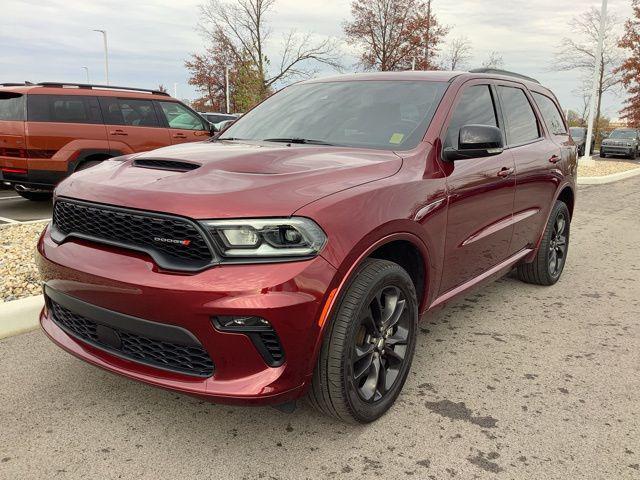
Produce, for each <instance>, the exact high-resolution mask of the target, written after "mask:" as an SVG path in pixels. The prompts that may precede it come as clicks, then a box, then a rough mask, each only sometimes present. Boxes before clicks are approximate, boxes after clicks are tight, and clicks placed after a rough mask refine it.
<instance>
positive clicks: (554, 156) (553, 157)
mask: <svg viewBox="0 0 640 480" xmlns="http://www.w3.org/2000/svg"><path fill="white" fill-rule="evenodd" d="M560 160H562V158H560V157H559V156H558V155H553V156H552V157H551V158H550V159H549V161H550V162H551V163H558V162H559V161H560Z"/></svg>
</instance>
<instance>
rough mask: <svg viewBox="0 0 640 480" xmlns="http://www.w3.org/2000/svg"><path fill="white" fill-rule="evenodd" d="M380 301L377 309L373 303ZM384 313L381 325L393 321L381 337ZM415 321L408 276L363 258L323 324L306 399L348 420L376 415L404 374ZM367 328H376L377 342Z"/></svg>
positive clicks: (394, 267)
mask: <svg viewBox="0 0 640 480" xmlns="http://www.w3.org/2000/svg"><path fill="white" fill-rule="evenodd" d="M394 298H395V303H394ZM403 300H404V303H402V301H403ZM381 304H383V305H384V307H383V308H382V309H380V308H378V307H377V306H379V305H381ZM376 305H377V306H376ZM391 306H394V307H395V309H394V308H391ZM389 312H392V313H391V315H390V317H391V319H390V320H389V321H387V322H386V324H385V325H393V324H394V322H393V319H394V318H395V319H396V322H397V323H395V325H393V326H392V327H391V328H390V329H389V330H388V331H387V333H386V336H385V334H384V331H385V329H384V328H382V329H380V328H379V326H380V324H381V323H382V322H380V321H379V317H383V318H382V320H384V317H387V318H388V317H389ZM398 312H399V313H398ZM367 318H368V320H367ZM417 324H418V302H417V299H416V291H415V287H414V285H413V282H412V280H411V277H409V274H408V273H407V272H406V271H405V270H404V269H403V268H402V267H400V266H399V265H398V264H396V263H393V262H389V261H387V260H378V259H367V260H365V261H364V262H363V264H362V265H361V266H360V268H359V269H358V270H357V272H356V274H355V275H354V277H353V280H351V282H350V284H349V285H348V287H347V289H346V291H345V292H344V294H343V295H342V296H341V299H340V301H339V303H338V304H337V309H336V310H335V313H334V315H332V318H331V319H330V324H329V325H327V327H326V328H327V331H326V334H325V338H324V342H323V345H322V349H321V351H320V354H319V356H318V362H317V364H316V368H315V371H314V374H313V380H312V384H311V388H310V390H309V393H308V396H307V398H308V401H309V403H311V405H312V406H313V407H315V408H316V409H317V410H319V411H320V412H322V413H324V414H326V415H329V416H333V417H335V418H337V419H340V420H342V421H345V422H349V423H368V422H372V421H374V420H376V419H378V418H380V417H381V416H382V415H384V413H385V412H386V411H387V410H388V409H389V408H390V407H391V406H392V405H393V403H394V402H395V400H396V398H397V397H398V395H399V394H400V391H401V390H402V386H403V385H404V382H405V380H406V379H407V375H408V374H409V369H410V367H411V361H412V359H413V352H414V349H415V342H416V331H417ZM380 331H382V332H383V333H382V334H381V333H380ZM371 332H377V333H376V334H375V335H377V337H378V339H377V340H375V337H374V336H373V335H371V334H370V333H371ZM380 342H382V343H383V345H382V346H381V345H380ZM387 342H388V343H387ZM389 349H391V351H389ZM392 353H393V354H392ZM358 356H360V359H358ZM376 365H377V366H378V367H377V370H376ZM385 369H388V370H385ZM380 372H384V373H385V376H384V377H383V376H382V375H379V373H380ZM381 379H384V380H382V383H380V382H379V381H380V380H381ZM386 381H389V382H390V385H388V384H387V385H385V382H386ZM374 382H375V383H374ZM381 391H383V393H381Z"/></svg>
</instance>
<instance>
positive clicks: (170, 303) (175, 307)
mask: <svg viewBox="0 0 640 480" xmlns="http://www.w3.org/2000/svg"><path fill="white" fill-rule="evenodd" d="M38 252H39V255H38V264H39V268H40V271H41V274H42V277H43V280H44V282H45V285H46V288H47V289H51V291H55V292H59V293H60V294H61V295H64V296H67V297H70V298H72V299H76V300H78V301H80V302H84V303H86V304H89V305H93V306H96V307H98V308H99V309H101V310H104V311H107V312H108V311H112V312H117V314H118V315H117V316H123V315H124V316H130V317H135V318H137V319H144V320H148V321H151V322H154V323H156V324H165V325H169V326H175V327H179V328H180V329H183V330H185V331H186V332H188V333H189V334H190V335H192V336H193V337H194V338H195V339H197V341H198V342H199V343H200V344H201V345H202V347H203V348H204V349H205V350H206V352H207V353H208V355H209V356H210V358H211V360H212V362H213V364H214V365H215V368H214V371H213V374H212V375H210V376H206V377H203V376H200V377H198V376H194V375H187V374H184V373H180V372H176V371H170V370H167V369H163V368H157V367H156V366H153V365H150V364H147V363H142V362H139V361H135V360H132V359H131V358H124V357H123V356H121V355H117V354H114V352H112V351H109V349H105V348H99V346H97V345H95V344H91V343H89V342H85V341H82V340H81V339H79V338H77V337H75V336H73V335H71V334H70V333H69V332H68V331H65V330H64V329H63V328H61V327H60V325H59V324H57V323H56V322H55V321H54V319H53V316H52V312H51V309H50V308H45V309H44V310H43V312H42V314H41V317H40V322H41V325H42V328H43V329H44V331H45V333H46V334H47V335H48V336H49V337H50V338H51V340H53V341H54V342H55V343H57V344H58V345H59V346H61V347H62V348H63V349H65V350H66V351H68V352H69V353H71V354H73V355H75V356H77V357H79V358H81V359H83V360H85V361H87V362H89V363H92V364H94V365H97V366H99V367H102V368H104V369H106V370H109V371H111V372H114V373H118V374H121V375H124V376H126V377H129V378H132V379H135V380H139V381H142V382H145V383H148V384H151V385H154V386H158V387H162V388H167V389H171V390H175V391H179V392H182V393H185V394H190V395H195V396H198V397H201V398H205V399H207V400H211V401H215V402H219V403H233V404H258V405H260V404H279V403H285V402H288V401H290V400H293V399H295V398H298V397H300V396H301V395H303V394H304V392H305V390H306V384H307V382H308V380H309V378H310V376H311V374H312V373H313V368H314V365H315V358H314V354H313V352H314V351H316V348H317V345H318V341H319V338H320V336H321V330H322V325H321V324H320V323H321V322H319V319H320V316H321V312H322V310H323V307H324V303H325V301H326V299H327V297H328V295H327V294H328V292H329V291H330V288H331V285H332V284H333V283H334V281H336V279H335V276H336V275H335V274H336V271H335V269H334V268H333V267H332V266H331V265H330V264H329V263H328V262H326V261H325V260H324V259H323V258H322V257H321V256H318V257H316V258H314V259H311V260H306V261H300V262H288V263H277V264H259V265H225V266H217V267H213V268H210V269H207V270H204V271H202V272H199V273H197V274H176V273H174V272H166V271H161V270H159V269H158V268H157V266H156V265H155V264H154V263H153V262H152V261H151V259H150V258H148V257H146V256H145V255H144V254H142V253H137V252H130V251H126V250H122V249H119V248H115V247H109V246H103V245H97V244H90V243H88V242H85V241H81V240H73V241H67V242H65V243H63V244H60V245H58V244H56V243H55V242H53V240H51V238H50V236H49V229H48V228H47V230H46V231H45V232H44V233H43V235H42V237H41V238H40V241H39V243H38ZM222 315H240V316H252V315H253V316H260V317H263V318H265V319H267V320H268V321H269V322H270V323H271V325H272V326H273V328H274V330H275V331H276V332H277V334H278V337H279V339H280V343H281V345H282V348H283V350H284V352H285V362H284V363H282V364H281V365H279V366H277V367H270V366H268V365H267V363H266V362H265V360H264V358H263V356H262V355H261V354H260V353H259V352H258V350H257V349H256V346H255V345H254V344H253V343H252V341H251V339H250V338H249V337H248V336H246V335H244V334H242V333H235V332H234V333H230V332H221V331H219V330H217V329H216V328H215V327H214V325H213V323H212V317H214V316H222ZM125 328H126V327H125Z"/></svg>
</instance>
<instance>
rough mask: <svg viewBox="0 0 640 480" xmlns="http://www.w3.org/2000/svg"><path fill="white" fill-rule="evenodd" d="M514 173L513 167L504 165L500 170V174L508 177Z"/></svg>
mask: <svg viewBox="0 0 640 480" xmlns="http://www.w3.org/2000/svg"><path fill="white" fill-rule="evenodd" d="M512 173H513V168H508V167H502V170H500V171H499V172H498V176H499V177H502V178H506V177H508V176H509V175H511V174H512Z"/></svg>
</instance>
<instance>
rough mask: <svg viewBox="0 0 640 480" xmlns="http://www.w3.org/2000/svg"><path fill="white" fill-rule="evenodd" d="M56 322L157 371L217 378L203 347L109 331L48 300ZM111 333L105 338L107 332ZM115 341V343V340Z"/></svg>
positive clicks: (78, 335)
mask: <svg viewBox="0 0 640 480" xmlns="http://www.w3.org/2000/svg"><path fill="white" fill-rule="evenodd" d="M48 305H49V307H50V309H51V312H52V318H53V321H54V322H55V323H56V324H57V325H58V326H59V327H60V328H62V329H63V330H64V331H66V332H67V333H69V334H70V335H72V336H74V337H76V338H79V339H80V340H84V341H85V342H88V343H91V344H93V345H95V346H97V347H99V348H101V349H104V350H107V351H110V352H113V353H114V354H116V355H118V356H120V357H124V358H127V359H130V360H134V361H138V362H141V363H145V364H147V365H151V366H154V367H158V368H162V369H165V370H171V371H174V372H179V373H185V374H187V375H194V376H198V377H210V376H211V375H213V362H212V361H211V358H210V357H209V355H208V354H207V352H206V350H205V349H204V348H202V346H198V345H179V344H175V343H171V342H168V341H163V340H156V339H152V338H149V337H146V336H143V335H138V334H134V333H131V332H126V331H124V330H121V329H118V328H113V327H105V326H103V325H101V324H98V323H96V322H94V321H93V320H91V319H89V318H86V317H83V316H81V315H77V314H75V313H73V312H72V311H70V310H69V309H67V308H65V307H63V306H62V305H60V304H59V303H56V302H55V301H53V300H51V299H48ZM105 329H106V331H107V332H109V334H110V335H109V336H108V337H107V336H105V334H104V330H105ZM114 339H115V340H114Z"/></svg>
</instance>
